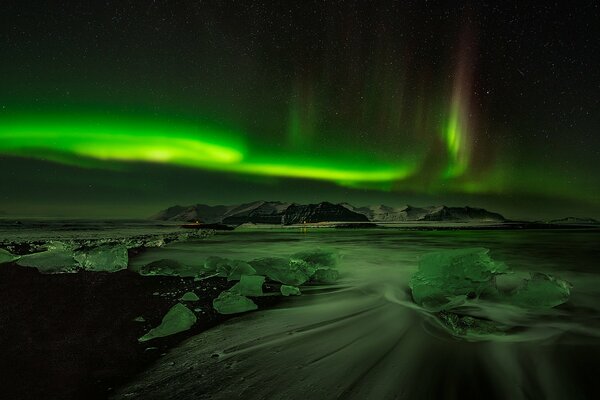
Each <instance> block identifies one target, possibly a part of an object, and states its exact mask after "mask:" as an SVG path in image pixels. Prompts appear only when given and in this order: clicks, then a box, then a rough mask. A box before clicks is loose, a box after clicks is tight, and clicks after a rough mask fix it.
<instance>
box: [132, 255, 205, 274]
mask: <svg viewBox="0 0 600 400" xmlns="http://www.w3.org/2000/svg"><path fill="white" fill-rule="evenodd" d="M138 273H139V274H140V275H144V276H148V275H161V276H164V275H167V276H194V275H195V274H196V272H195V271H192V270H191V268H189V267H188V266H186V265H184V264H183V263H181V262H179V261H177V260H170V259H167V258H163V259H160V260H156V261H152V262H151V263H149V264H146V265H144V266H143V267H141V268H139V270H138Z"/></svg>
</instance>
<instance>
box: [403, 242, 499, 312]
mask: <svg viewBox="0 0 600 400" xmlns="http://www.w3.org/2000/svg"><path fill="white" fill-rule="evenodd" d="M506 272H508V268H507V267H506V265H504V264H503V263H499V262H496V261H494V260H492V259H491V258H490V256H489V255H488V250H487V249H481V248H473V249H459V250H448V251H442V252H436V253H430V254H426V255H425V256H423V258H422V259H421V262H420V264H419V270H418V271H417V273H416V274H415V275H414V276H413V277H412V279H411V280H410V283H409V286H410V288H411V289H412V295H413V299H414V301H415V302H416V303H417V304H419V305H421V306H423V307H425V308H426V309H428V310H430V311H441V310H446V309H449V308H452V307H453V306H456V305H457V304H460V303H462V302H463V301H464V300H465V299H466V298H467V297H480V296H481V295H485V294H489V295H492V294H495V293H496V292H497V289H496V285H495V281H494V278H495V276H497V275H500V274H504V273H506Z"/></svg>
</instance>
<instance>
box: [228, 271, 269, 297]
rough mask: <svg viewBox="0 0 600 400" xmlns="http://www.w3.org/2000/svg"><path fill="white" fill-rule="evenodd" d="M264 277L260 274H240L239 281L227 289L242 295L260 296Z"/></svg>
mask: <svg viewBox="0 0 600 400" xmlns="http://www.w3.org/2000/svg"><path fill="white" fill-rule="evenodd" d="M264 283H265V277H264V276H261V275H242V276H241V277H240V281H239V282H238V283H236V284H235V285H233V287H232V288H231V289H229V291H231V292H233V293H237V294H240V295H242V296H262V295H263V294H264V293H263V290H262V287H263V284H264Z"/></svg>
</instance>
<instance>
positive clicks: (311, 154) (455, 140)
mask: <svg viewBox="0 0 600 400" xmlns="http://www.w3.org/2000/svg"><path fill="white" fill-rule="evenodd" d="M460 94H461V90H460V88H457V87H456V86H455V92H454V96H453V99H452V100H453V101H452V102H451V107H450V113H449V114H448V121H446V123H445V124H444V125H443V127H445V128H441V130H440V133H441V137H442V139H443V143H444V146H445V152H446V155H445V156H443V155H440V154H437V153H427V152H419V151H414V154H411V153H409V152H405V153H403V154H397V157H396V158H395V159H389V158H387V159H386V158H385V157H384V156H382V155H381V154H378V153H377V152H372V151H369V150H368V149H365V150H363V151H360V150H355V151H354V152H352V153H348V152H346V153H343V152H342V151H338V152H333V153H332V152H329V153H326V152H323V151H320V152H319V151H311V149H310V148H307V147H306V146H300V147H301V148H300V149H297V148H296V149H295V148H291V149H281V150H279V149H267V148H264V147H260V146H259V145H260V143H258V144H256V143H254V144H253V146H252V147H251V146H249V144H248V143H246V140H245V139H247V136H246V135H245V132H244V133H242V132H237V131H235V130H231V129H225V128H223V127H219V126H218V125H214V124H213V125H211V124H206V123H201V122H197V121H196V122H190V121H189V120H186V119H183V118H167V117H160V118H159V117H156V116H155V115H151V116H142V115H140V114H138V113H134V114H132V115H127V114H122V113H121V114H119V113H116V114H106V113H100V112H82V111H77V112H71V113H68V112H64V111H53V112H30V113H27V112H21V113H15V114H10V115H7V114H6V113H5V114H4V115H2V117H1V118H0V154H4V155H9V156H17V157H25V158H35V159H40V160H46V161H52V162H58V163H62V164H67V165H72V166H76V167H82V168H100V169H117V170H123V169H127V167H128V165H129V164H130V163H134V162H146V163H156V164H170V165H176V166H181V167H187V168H197V169H201V170H211V171H221V172H227V173H234V174H245V175H255V176H266V177H275V178H300V179H313V180H322V181H329V182H334V183H336V184H338V185H340V186H344V187H348V188H353V189H372V190H381V191H402V190H408V191H418V192H425V193H468V194H501V193H513V194H517V195H520V194H534V195H535V194H546V195H548V194H551V195H554V196H557V197H564V198H578V199H580V200H584V201H588V202H591V203H594V204H595V203H597V198H595V197H594V193H593V192H589V190H587V188H588V186H589V185H587V184H586V183H585V182H581V183H580V184H579V185H574V184H573V183H572V182H570V181H569V179H568V177H567V176H563V175H564V174H563V175H561V174H560V173H558V172H556V173H552V176H554V177H555V178H554V180H553V183H552V185H546V184H545V183H544V182H542V181H540V180H539V176H540V175H543V173H542V172H540V171H534V170H526V169H521V170H519V172H518V177H517V178H515V167H514V165H513V163H512V162H511V161H510V159H504V160H499V161H498V162H497V163H496V164H495V165H494V168H490V169H487V170H485V171H482V170H480V169H478V166H477V165H474V164H473V165H472V163H471V161H472V160H471V159H472V154H471V153H472V152H471V151H470V147H469V146H470V145H471V143H470V139H469V136H468V135H467V134H468V133H469V132H468V131H467V129H468V128H469V127H468V124H467V118H466V117H465V112H466V111H465V109H464V107H465V102H464V101H463V100H461V98H460ZM292 122H294V121H292ZM288 134H289V132H288ZM432 158H439V159H442V160H445V161H444V164H443V166H442V167H443V168H441V169H439V170H434V173H433V174H431V173H429V172H428V171H430V169H431V165H429V164H428V163H429V162H430V161H431V159H432ZM544 173H547V171H544Z"/></svg>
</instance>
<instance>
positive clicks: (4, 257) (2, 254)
mask: <svg viewBox="0 0 600 400" xmlns="http://www.w3.org/2000/svg"><path fill="white" fill-rule="evenodd" d="M18 258H19V256H15V255H14V254H12V253H11V252H10V251H8V250H4V249H0V264H4V263H8V262H11V261H15V260H16V259H18Z"/></svg>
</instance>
